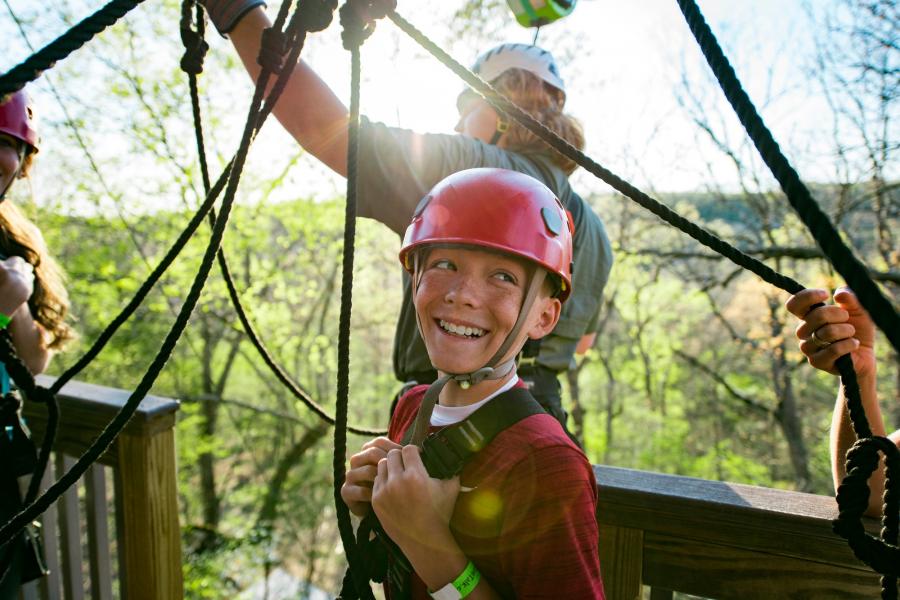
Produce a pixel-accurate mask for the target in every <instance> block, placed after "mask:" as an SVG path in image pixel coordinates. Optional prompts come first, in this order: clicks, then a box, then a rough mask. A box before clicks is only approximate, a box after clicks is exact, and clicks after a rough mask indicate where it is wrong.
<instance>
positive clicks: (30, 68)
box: [0, 0, 143, 100]
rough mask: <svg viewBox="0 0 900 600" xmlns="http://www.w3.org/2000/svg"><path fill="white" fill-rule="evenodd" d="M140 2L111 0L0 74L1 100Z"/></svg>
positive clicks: (141, 0)
mask: <svg viewBox="0 0 900 600" xmlns="http://www.w3.org/2000/svg"><path fill="white" fill-rule="evenodd" d="M141 2H143V0H112V2H110V3H109V4H107V5H106V6H104V7H103V8H101V9H100V10H98V11H97V12H95V13H94V14H92V15H90V16H88V17H85V18H84V19H82V20H81V21H80V22H78V23H77V24H76V25H74V26H73V27H71V28H70V29H69V30H68V31H66V32H65V33H64V34H62V35H61V36H59V37H58V38H56V39H55V40H53V41H52V42H50V43H49V44H47V45H46V46H44V47H43V48H41V49H40V50H38V51H37V52H35V53H34V54H32V55H31V56H29V57H28V58H27V59H25V60H24V61H23V62H21V63H19V64H18V65H16V66H15V67H13V68H12V69H10V70H9V71H7V72H6V73H4V74H3V75H0V100H4V99H5V97H6V96H7V95H8V94H11V93H13V92H17V91H19V90H21V89H22V88H23V87H25V84H27V83H29V82H31V81H34V80H35V79H37V78H38V77H40V76H41V73H43V72H44V71H46V70H47V69H49V68H51V67H52V66H53V65H55V64H56V63H57V62H58V61H60V60H62V59H64V58H66V57H67V56H69V55H70V54H72V53H73V52H75V51H76V50H78V49H79V48H81V47H82V46H83V45H84V44H85V43H87V42H88V41H90V40H91V38H93V37H94V36H95V35H97V34H98V33H100V32H101V31H103V30H104V29H106V28H107V27H109V26H110V25H112V24H113V23H115V22H116V21H118V20H119V19H120V18H122V16H123V15H125V13H127V12H128V11H130V10H131V9H133V8H134V7H135V6H137V5H138V4H140V3H141Z"/></svg>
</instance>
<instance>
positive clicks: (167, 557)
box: [115, 429, 184, 600]
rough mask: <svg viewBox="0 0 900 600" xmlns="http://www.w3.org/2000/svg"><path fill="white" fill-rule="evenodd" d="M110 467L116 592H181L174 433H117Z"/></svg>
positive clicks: (150, 596)
mask: <svg viewBox="0 0 900 600" xmlns="http://www.w3.org/2000/svg"><path fill="white" fill-rule="evenodd" d="M117 462H118V464H119V468H118V469H116V470H115V473H116V502H117V510H116V517H117V524H118V525H117V530H118V531H119V561H120V578H121V586H122V597H123V598H127V599H129V600H132V599H141V600H143V599H145V598H146V599H147V600H157V599H158V600H177V599H179V598H182V597H183V593H184V592H183V578H182V572H181V530H180V528H179V525H178V492H177V475H176V472H175V468H174V466H175V433H174V431H173V430H172V429H166V430H164V431H159V432H155V433H152V434H150V435H148V436H142V435H121V436H120V437H119V440H118V461H117Z"/></svg>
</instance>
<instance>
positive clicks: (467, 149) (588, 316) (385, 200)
mask: <svg viewBox="0 0 900 600" xmlns="http://www.w3.org/2000/svg"><path fill="white" fill-rule="evenodd" d="M477 167H495V168H501V169H510V170H513V171H519V172H520V173H525V174H526V175H530V176H532V177H534V178H535V179H538V180H539V181H541V182H543V183H544V184H545V185H546V186H547V187H549V188H550V189H551V190H552V191H553V192H554V193H555V194H556V195H557V197H558V198H559V199H560V201H561V202H562V203H563V206H565V208H566V210H568V211H569V212H570V213H571V214H572V219H573V221H574V226H575V236H574V240H573V242H574V271H573V274H572V295H571V297H570V298H569V300H568V301H566V303H565V304H564V305H563V310H562V314H561V316H560V319H559V323H558V324H557V325H556V328H555V329H554V330H553V332H552V333H550V335H548V336H546V337H545V338H544V339H543V340H542V341H541V345H540V351H539V353H538V356H537V363H538V364H540V365H542V366H545V367H548V368H550V369H553V370H555V371H564V370H566V369H570V368H573V367H574V365H575V359H574V355H575V348H576V346H577V345H578V341H579V340H580V339H581V337H582V336H583V335H585V334H587V333H592V332H594V331H596V328H597V324H598V316H599V312H600V306H601V298H602V296H603V289H604V287H605V286H606V282H607V280H608V279H609V272H610V270H611V269H612V263H613V255H612V246H611V245H610V243H609V238H608V236H607V235H606V229H605V228H604V226H603V222H602V221H601V220H600V218H599V217H598V216H597V215H596V214H595V213H594V211H593V210H591V208H590V207H589V206H588V205H587V203H585V202H584V200H582V199H581V197H580V196H578V194H576V193H575V192H574V191H573V190H572V188H571V186H570V185H569V179H568V176H567V175H566V174H565V172H563V170H562V169H560V168H559V166H557V165H556V164H555V163H553V161H552V160H551V158H550V156H549V155H547V154H545V153H533V154H523V153H518V152H510V151H507V150H503V149H501V148H498V147H496V146H492V145H490V144H486V143H484V142H481V141H479V140H476V139H474V138H470V137H466V136H463V135H445V134H418V133H415V132H412V131H409V130H406V129H398V128H395V127H388V126H386V125H383V124H380V123H372V122H369V121H368V120H365V119H363V127H362V128H361V133H360V152H359V182H358V198H357V201H358V207H357V210H358V214H359V216H362V217H369V218H372V219H375V220H377V221H380V222H381V223H384V224H385V225H387V226H388V227H389V228H390V229H392V230H393V231H394V232H396V233H397V234H398V235H399V236H400V237H401V239H402V236H403V234H404V232H405V231H406V227H407V225H409V222H410V221H411V220H412V214H413V211H414V210H415V207H416V205H417V204H418V203H419V201H420V200H421V199H422V198H423V197H424V196H425V194H426V193H427V192H428V191H429V190H430V189H431V188H432V187H433V186H434V185H435V184H436V183H437V182H439V181H440V180H442V179H443V178H444V177H446V176H448V175H450V174H452V173H455V172H457V171H462V170H464V169H472V168H477ZM398 250H399V249H398ZM393 360H394V373H395V375H396V376H397V378H398V379H400V380H403V379H404V377H403V374H404V373H415V372H421V371H427V370H430V369H431V368H432V367H431V362H430V361H429V360H428V353H427V352H426V350H425V343H424V342H423V341H422V338H421V337H420V336H419V332H418V328H417V327H416V318H415V309H414V308H413V304H412V294H411V289H410V279H409V277H408V276H407V275H406V273H405V272H403V305H402V307H401V310H400V318H399V321H398V323H397V331H396V334H395V336H394V353H393Z"/></svg>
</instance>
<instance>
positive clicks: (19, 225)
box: [0, 91, 73, 598]
mask: <svg viewBox="0 0 900 600" xmlns="http://www.w3.org/2000/svg"><path fill="white" fill-rule="evenodd" d="M39 145H40V140H39V137H38V134H37V128H36V126H35V118H34V109H33V107H32V105H31V102H30V101H29V99H28V96H27V95H26V94H25V92H23V91H19V92H15V93H13V94H11V95H10V96H9V97H8V98H6V99H5V100H4V101H2V102H0V331H3V332H4V334H8V335H9V339H10V341H11V342H12V346H13V348H14V349H15V352H16V354H17V355H18V357H19V358H21V359H22V362H23V363H24V364H25V366H26V367H27V368H28V369H29V370H30V371H31V372H32V373H33V374H35V375H36V374H38V373H41V372H43V371H44V369H45V368H46V367H47V363H48V362H49V360H50V356H51V354H52V352H53V351H54V350H55V349H57V348H60V347H61V346H62V345H63V344H64V343H65V342H66V341H68V340H69V339H70V338H72V337H73V333H72V329H71V328H70V327H69V325H68V324H67V323H66V320H65V319H66V313H67V312H68V308H69V301H68V296H67V295H66V290H65V288H64V287H63V283H62V275H61V272H60V270H59V268H58V267H57V266H56V262H55V261H54V260H53V258H52V257H51V256H50V255H49V253H48V251H47V248H46V246H45V244H44V240H43V237H42V236H41V233H40V230H39V229H38V228H37V227H36V226H35V225H34V224H33V223H32V222H31V221H29V220H28V219H27V218H26V217H25V216H24V215H23V214H22V213H21V211H19V209H18V208H16V206H15V205H14V204H13V202H12V201H11V200H10V199H9V198H8V196H9V191H10V189H11V188H12V186H13V184H14V183H15V181H16V180H17V179H21V178H24V177H27V176H28V173H29V170H30V168H31V165H32V162H33V160H34V156H35V155H36V154H37V152H38V147H39ZM13 388H14V386H13V382H12V381H11V379H10V377H9V373H8V372H7V368H6V365H5V364H4V363H3V362H0V456H3V457H4V459H5V465H6V467H5V468H4V469H3V470H2V471H0V521H2V522H6V521H7V520H8V519H9V518H11V517H12V516H14V515H16V514H17V513H18V512H19V511H20V510H21V509H22V490H21V486H22V482H23V481H25V480H24V479H22V480H20V477H27V475H28V474H29V473H30V472H31V471H30V469H31V468H33V462H34V457H35V451H34V445H33V444H32V442H31V439H30V437H29V434H28V429H27V428H26V427H25V425H24V422H23V421H22V419H21V416H20V414H19V408H20V406H21V400H20V398H19V397H18V396H17V394H16V393H15V390H14V389H13ZM33 539H34V538H33V537H30V532H28V533H23V534H20V535H19V536H17V537H16V538H14V539H13V541H12V542H11V544H12V548H9V547H3V548H0V555H2V557H3V558H2V560H0V598H14V597H15V598H17V597H18V593H19V586H20V584H21V583H23V582H25V581H29V580H31V579H35V578H37V577H39V576H41V575H43V574H44V573H43V570H42V568H41V567H40V563H41V558H40V552H39V550H37V549H36V546H34V545H32V544H31V543H30V542H29V540H33Z"/></svg>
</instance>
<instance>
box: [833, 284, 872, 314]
mask: <svg viewBox="0 0 900 600" xmlns="http://www.w3.org/2000/svg"><path fill="white" fill-rule="evenodd" d="M834 301H835V302H836V303H837V304H839V305H840V306H841V308H843V309H844V310H846V311H847V312H849V313H860V312H865V310H864V309H863V307H862V304H860V303H859V299H858V298H857V297H856V294H854V293H853V290H851V289H850V288H848V287H839V288H838V289H836V290H835V291H834Z"/></svg>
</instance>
